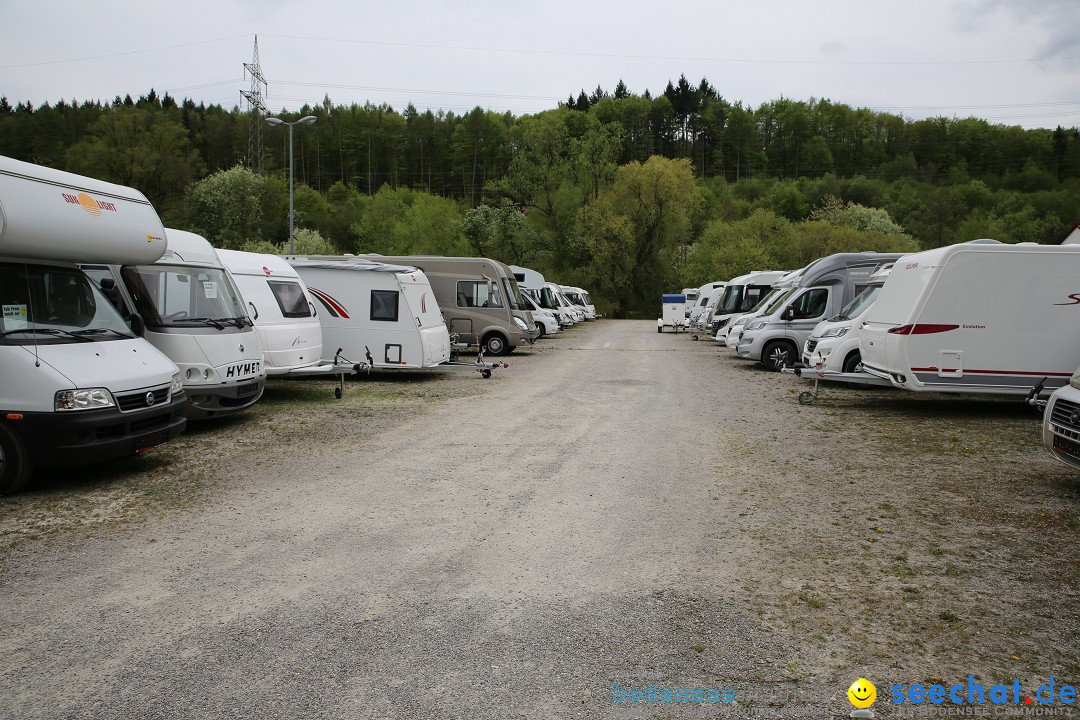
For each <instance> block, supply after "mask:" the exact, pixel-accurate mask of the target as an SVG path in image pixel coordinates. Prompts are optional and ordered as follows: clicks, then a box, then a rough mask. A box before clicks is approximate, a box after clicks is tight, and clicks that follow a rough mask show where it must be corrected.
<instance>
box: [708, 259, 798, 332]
mask: <svg viewBox="0 0 1080 720" xmlns="http://www.w3.org/2000/svg"><path fill="white" fill-rule="evenodd" d="M787 274H788V272H787V271H786V270H779V271H778V270H754V271H753V272H749V273H747V274H746V275H739V276H738V277H734V278H731V280H728V282H727V284H726V285H725V286H724V290H723V292H722V293H720V295H719V297H717V298H715V302H713V301H710V304H712V306H713V309H712V311H711V313H710V315H709V316H708V319H707V322H708V330H709V332H710V334H712V335H714V336H715V335H716V334H717V332H719V330H720V328H722V327H724V326H725V325H727V323H728V322H729V321H730V320H731V319H732V318H733V317H735V316H736V315H742V314H744V313H748V312H750V311H751V310H753V309H754V307H755V306H756V305H757V304H758V303H759V302H761V299H762V298H763V297H765V296H766V295H768V294H769V292H770V291H771V290H772V288H773V285H775V284H776V283H777V282H779V281H780V278H782V277H784V276H785V275H787ZM717 339H718V340H719V338H717Z"/></svg>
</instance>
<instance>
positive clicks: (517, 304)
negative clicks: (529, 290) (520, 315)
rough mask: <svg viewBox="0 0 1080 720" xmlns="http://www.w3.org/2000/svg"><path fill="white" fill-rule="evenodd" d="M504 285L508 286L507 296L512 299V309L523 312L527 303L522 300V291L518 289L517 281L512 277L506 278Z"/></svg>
mask: <svg viewBox="0 0 1080 720" xmlns="http://www.w3.org/2000/svg"><path fill="white" fill-rule="evenodd" d="M503 284H504V285H506V295H507V297H509V298H510V307H511V308H513V309H514V310H521V309H522V305H524V304H525V303H524V302H523V301H522V299H521V290H519V289H518V284H517V280H515V279H514V278H512V277H504V278H503Z"/></svg>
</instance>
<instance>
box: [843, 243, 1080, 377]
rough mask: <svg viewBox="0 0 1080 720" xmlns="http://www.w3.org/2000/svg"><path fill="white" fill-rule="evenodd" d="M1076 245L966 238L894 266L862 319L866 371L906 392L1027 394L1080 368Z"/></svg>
mask: <svg viewBox="0 0 1080 720" xmlns="http://www.w3.org/2000/svg"><path fill="white" fill-rule="evenodd" d="M1078 335H1080V246H1075V245H1066V246H1061V245H1002V244H998V243H990V244H986V243H983V242H974V243H961V244H958V245H952V246H949V247H945V248H938V249H936V250H928V251H925V252H921V253H914V254H911V255H908V256H905V257H904V258H903V260H902V261H899V262H897V263H896V265H895V267H894V268H893V271H892V274H891V275H890V276H889V279H888V280H887V281H886V283H885V285H884V287H883V288H882V290H881V294H880V295H879V296H878V298H877V301H876V302H875V303H874V306H873V307H872V308H871V310H870V313H869V314H868V315H867V318H866V325H865V327H864V328H863V332H862V346H861V352H862V358H863V364H864V368H865V369H866V371H867V372H870V373H872V374H875V375H878V376H879V377H885V378H889V379H891V380H892V381H893V384H895V385H898V386H899V387H904V388H907V389H909V390H933V391H946V392H967V393H993V394H1015V395H1024V394H1026V393H1027V392H1028V391H1029V390H1030V388H1031V387H1032V386H1034V385H1035V384H1036V383H1038V382H1039V381H1040V380H1042V379H1043V378H1046V384H1045V386H1044V387H1045V389H1046V390H1048V391H1049V390H1052V389H1054V388H1057V387H1060V386H1062V385H1063V384H1064V383H1065V382H1066V381H1067V380H1068V378H1069V377H1070V376H1071V375H1072V373H1073V371H1074V370H1075V369H1076V368H1077V367H1080V343H1077V342H1076V338H1077V337H1078Z"/></svg>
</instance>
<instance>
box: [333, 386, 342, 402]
mask: <svg viewBox="0 0 1080 720" xmlns="http://www.w3.org/2000/svg"><path fill="white" fill-rule="evenodd" d="M334 397H335V398H337V399H338V400H340V399H341V388H339V387H336V388H334Z"/></svg>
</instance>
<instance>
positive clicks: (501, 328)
mask: <svg viewBox="0 0 1080 720" xmlns="http://www.w3.org/2000/svg"><path fill="white" fill-rule="evenodd" d="M359 257H361V258H362V259H366V260H368V261H371V262H385V263H394V264H397V265H404V266H412V267H416V268H418V269H419V270H421V271H422V272H423V273H424V274H425V275H426V276H427V279H428V280H429V281H430V282H431V289H432V291H433V292H434V293H435V298H436V299H437V301H438V303H439V307H441V308H442V313H443V317H444V318H445V319H446V324H447V326H448V328H449V330H450V334H451V335H456V336H457V338H458V341H459V342H463V343H467V344H469V345H479V346H483V347H486V348H487V352H488V353H489V354H491V355H506V354H508V353H511V352H513V351H514V348H516V347H517V346H519V345H532V343H533V340H535V339H536V335H537V332H536V324H535V323H534V322H533V318H532V315H531V314H530V313H529V311H528V310H525V309H524V308H523V307H522V302H521V291H520V290H519V289H518V285H517V281H516V280H515V279H514V273H513V272H512V271H511V270H510V268H509V266H507V265H504V264H503V263H501V262H498V261H497V260H491V259H489V258H467V257H442V256H436V255H417V256H412V257H410V256H396V257H389V256H383V255H364V256H359Z"/></svg>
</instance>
